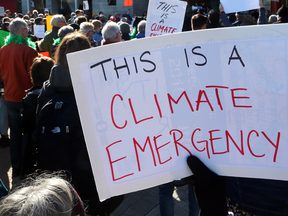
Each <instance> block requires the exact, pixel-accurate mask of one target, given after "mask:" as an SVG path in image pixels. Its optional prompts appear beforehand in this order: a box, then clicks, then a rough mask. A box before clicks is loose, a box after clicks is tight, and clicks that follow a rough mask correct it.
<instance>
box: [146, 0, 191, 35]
mask: <svg viewBox="0 0 288 216" xmlns="http://www.w3.org/2000/svg"><path fill="white" fill-rule="evenodd" d="M186 5H187V2H185V1H178V0H169V1H162V0H151V1H149V5H148V17H147V23H146V28H145V37H153V36H159V35H165V34H173V33H176V32H181V31H182V27H183V22H184V15H185V10H186Z"/></svg>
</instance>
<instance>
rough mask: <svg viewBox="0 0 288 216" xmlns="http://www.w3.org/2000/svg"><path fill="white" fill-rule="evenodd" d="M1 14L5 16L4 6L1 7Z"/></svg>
mask: <svg viewBox="0 0 288 216" xmlns="http://www.w3.org/2000/svg"><path fill="white" fill-rule="evenodd" d="M0 16H5V10H4V7H0Z"/></svg>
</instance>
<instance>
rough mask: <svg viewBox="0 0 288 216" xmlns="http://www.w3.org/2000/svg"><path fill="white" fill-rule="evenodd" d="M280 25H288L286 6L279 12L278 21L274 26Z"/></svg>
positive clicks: (287, 9)
mask: <svg viewBox="0 0 288 216" xmlns="http://www.w3.org/2000/svg"><path fill="white" fill-rule="evenodd" d="M278 23H288V8H287V7H286V6H284V5H282V7H281V8H279V10H278V11H277V21H276V22H274V23H273V24H278Z"/></svg>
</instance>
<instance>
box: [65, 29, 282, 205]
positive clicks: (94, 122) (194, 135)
mask: <svg viewBox="0 0 288 216" xmlns="http://www.w3.org/2000/svg"><path fill="white" fill-rule="evenodd" d="M287 36H288V26H287V25H285V24H284V25H280V24H279V25H265V26H263V25H262V26H249V27H239V28H220V29H210V30H209V29H208V30H199V31H193V32H187V33H181V34H172V35H164V36H163V37H152V38H145V39H143V40H141V41H140V40H135V41H130V42H128V43H130V44H129V46H127V43H126V42H125V43H116V44H113V45H106V46H101V47H97V48H92V49H88V50H85V51H81V52H78V53H71V54H68V55H67V56H68V63H69V68H70V72H71V78H72V82H73V88H74V92H75V96H76V100H77V106H78V110H79V113H80V118H81V123H82V127H83V131H84V135H85V140H86V144H87V148H88V151H89V156H90V160H91V164H92V168H93V173H94V177H95V182H96V184H97V189H98V193H99V197H100V199H101V200H103V199H106V198H108V197H111V196H116V195H119V194H125V193H129V192H133V191H137V190H142V189H146V188H149V187H153V186H156V185H159V184H163V183H167V182H170V181H172V180H175V179H179V178H182V177H186V176H189V175H191V171H190V170H189V168H188V166H187V164H186V159H187V157H188V156H189V155H190V154H193V155H196V156H198V157H199V158H200V159H201V160H202V161H203V162H204V163H205V164H206V165H207V166H208V167H209V168H210V169H211V170H213V171H214V172H216V173H217V174H219V175H226V176H240V177H251V178H266V179H280V180H286V181H287V180H288V157H287V152H288V133H287V131H288V120H287V118H288V115H287V113H288V109H287V107H288V93H287V86H288V83H287V82H288V79H287V76H288V68H287V60H288V59H287V56H288V53H287V52H288V51H287V50H288V49H287V48H288V45H287V44H288V37H287ZM99 53H101V55H98V54H99ZM271 53H277V55H271Z"/></svg>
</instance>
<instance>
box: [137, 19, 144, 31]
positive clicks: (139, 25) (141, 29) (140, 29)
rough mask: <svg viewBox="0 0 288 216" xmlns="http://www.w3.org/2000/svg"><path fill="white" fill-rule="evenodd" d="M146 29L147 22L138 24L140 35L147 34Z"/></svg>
mask: <svg viewBox="0 0 288 216" xmlns="http://www.w3.org/2000/svg"><path fill="white" fill-rule="evenodd" d="M145 28H146V20H141V21H140V22H139V23H138V26H137V31H138V32H140V33H145Z"/></svg>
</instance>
